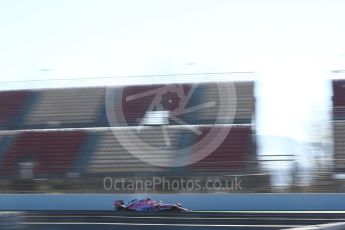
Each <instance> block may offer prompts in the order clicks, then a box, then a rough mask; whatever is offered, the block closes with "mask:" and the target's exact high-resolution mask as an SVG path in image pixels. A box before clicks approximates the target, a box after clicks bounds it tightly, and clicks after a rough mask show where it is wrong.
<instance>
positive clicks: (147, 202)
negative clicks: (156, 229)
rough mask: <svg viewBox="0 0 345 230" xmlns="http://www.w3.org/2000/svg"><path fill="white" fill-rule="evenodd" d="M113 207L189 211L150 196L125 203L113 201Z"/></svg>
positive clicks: (150, 210) (118, 209)
mask: <svg viewBox="0 0 345 230" xmlns="http://www.w3.org/2000/svg"><path fill="white" fill-rule="evenodd" d="M113 206H114V209H116V210H117V211H136V212H162V211H172V212H191V210H188V209H186V208H183V207H182V205H181V204H178V203H177V204H166V203H163V202H162V201H154V200H151V198H146V199H142V200H138V199H134V200H131V201H129V202H128V203H127V204H125V203H124V202H123V200H116V201H114V205H113Z"/></svg>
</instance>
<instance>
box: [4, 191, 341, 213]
mask: <svg viewBox="0 0 345 230" xmlns="http://www.w3.org/2000/svg"><path fill="white" fill-rule="evenodd" d="M148 196H149V195H145V194H135V195H125V194H114V195H109V194H73V195H66V194H63V195H62V194H59V195H55V194H22V195H21V194H20V195H18V194H2V195H0V210H6V211H10V210H24V211H25V210H112V204H113V201H114V200H115V199H122V200H124V201H125V202H126V201H129V200H131V199H134V198H139V199H140V198H144V197H148ZM150 197H151V198H152V199H154V200H163V201H165V202H168V203H176V202H179V203H182V204H183V206H185V207H186V208H190V209H193V210H242V211H243V210H264V211H269V210H280V211H284V210H287V211H289V210H300V211H307V210H323V211H327V210H330V211H339V210H345V194H340V193H339V194H329V193H323V194H315V193H311V194H307V193H304V194H280V193H262V194H253V193H251V194H193V193H189V194H152V195H151V196H150Z"/></svg>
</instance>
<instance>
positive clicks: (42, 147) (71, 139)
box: [0, 131, 86, 175]
mask: <svg viewBox="0 0 345 230" xmlns="http://www.w3.org/2000/svg"><path fill="white" fill-rule="evenodd" d="M15 138H16V140H15V141H14V143H13V144H12V145H11V146H10V147H9V150H8V151H7V152H6V154H5V156H4V159H3V161H2V162H1V163H2V164H1V167H0V172H1V174H2V175H13V174H15V173H17V172H16V169H17V166H18V163H19V162H21V161H23V160H25V159H27V158H30V159H31V160H32V161H34V162H35V164H36V167H35V170H34V172H35V175H42V174H45V175H46V174H63V173H66V172H67V170H68V169H70V167H71V165H72V163H73V161H74V160H75V159H76V157H77V155H78V152H79V150H80V148H81V145H82V142H83V140H84V139H85V138H86V134H85V133H84V132H82V131H55V132H24V133H21V134H19V135H18V136H17V137H15Z"/></svg>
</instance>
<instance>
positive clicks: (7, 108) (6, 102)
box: [0, 91, 29, 126]
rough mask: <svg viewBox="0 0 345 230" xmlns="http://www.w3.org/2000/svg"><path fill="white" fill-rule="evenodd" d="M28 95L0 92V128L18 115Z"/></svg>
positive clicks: (15, 92) (25, 93) (22, 92)
mask: <svg viewBox="0 0 345 230" xmlns="http://www.w3.org/2000/svg"><path fill="white" fill-rule="evenodd" d="M28 94H29V92H28V91H3V92H0V126H2V125H7V124H8V123H9V122H11V120H12V119H13V118H14V117H16V116H17V115H18V113H19V112H20V109H21V108H22V106H23V104H24V101H25V99H26V98H27V96H28Z"/></svg>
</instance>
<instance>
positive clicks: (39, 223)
mask: <svg viewBox="0 0 345 230" xmlns="http://www.w3.org/2000/svg"><path fill="white" fill-rule="evenodd" d="M25 220H26V223H27V225H28V228H27V229H28V230H41V229H42V230H43V229H51V230H62V229H67V230H69V229H77V230H79V229H85V230H94V229H104V230H107V229H124V230H132V229H150V230H156V229H157V230H158V229H167V230H171V229H247V230H248V229H288V228H292V227H300V226H306V225H315V224H323V223H332V222H344V221H345V213H344V212H331V213H327V212H326V213H325V212H312V213H309V212H306V213H304V212H298V213H294V212H289V213H285V212H268V213H267V212H197V211H196V212H193V213H168V212H165V213H135V212H127V213H120V212H115V211H31V212H27V213H26V216H25Z"/></svg>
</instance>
